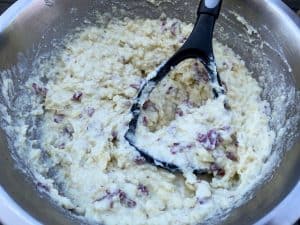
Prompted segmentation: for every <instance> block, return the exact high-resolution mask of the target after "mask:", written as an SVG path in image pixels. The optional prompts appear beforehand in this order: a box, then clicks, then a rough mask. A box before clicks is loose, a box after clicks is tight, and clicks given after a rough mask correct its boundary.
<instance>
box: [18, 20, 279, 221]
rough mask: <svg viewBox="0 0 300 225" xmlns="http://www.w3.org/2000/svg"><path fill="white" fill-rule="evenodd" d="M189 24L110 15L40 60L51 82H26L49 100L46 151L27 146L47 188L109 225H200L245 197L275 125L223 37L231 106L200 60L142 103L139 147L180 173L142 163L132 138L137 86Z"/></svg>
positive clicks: (221, 59)
mask: <svg viewBox="0 0 300 225" xmlns="http://www.w3.org/2000/svg"><path fill="white" fill-rule="evenodd" d="M191 29H192V25H191V24H185V23H183V22H180V21H179V20H176V19H161V20H129V19H126V20H124V21H112V22H110V23H109V24H108V25H107V26H103V27H93V26H91V27H87V28H85V29H84V30H83V31H81V32H79V33H78V34H76V35H74V36H73V37H72V38H71V40H68V41H66V44H65V48H64V49H62V50H61V52H60V53H59V54H58V56H56V57H53V58H52V59H51V60H46V61H44V62H43V63H41V64H40V66H39V69H40V74H41V76H46V77H48V78H49V81H48V83H47V84H46V86H43V84H42V83H41V82H39V81H37V80H36V81H34V82H32V81H30V82H28V86H29V87H30V88H32V92H33V93H35V94H36V96H38V97H39V98H40V100H41V101H40V107H39V110H36V111H34V112H32V114H33V115H36V114H43V115H44V116H43V122H42V126H43V128H42V142H41V149H36V148H35V149H32V150H31V151H30V152H29V158H30V164H31V166H32V168H33V171H34V173H35V176H36V177H37V179H38V180H39V186H40V188H41V189H43V190H44V191H46V192H48V193H49V194H50V196H52V197H53V199H54V200H56V201H57V202H58V203H59V204H61V205H63V206H64V207H65V208H67V209H70V210H72V211H74V212H75V213H78V214H80V215H83V216H85V217H86V218H87V219H89V220H92V221H99V222H104V223H105V224H108V225H110V224H119V225H121V224H130V225H134V224H151V225H155V224H172V225H174V224H178V225H179V224H180V225H182V224H196V223H197V222H200V221H204V220H205V219H207V218H208V217H211V216H213V215H215V214H216V213H220V212H222V211H225V210H226V209H229V208H232V207H234V205H235V204H236V203H237V202H239V201H241V199H243V196H244V194H245V193H246V192H247V191H248V190H250V189H251V188H253V187H254V185H255V184H256V182H257V177H258V174H260V173H261V169H262V167H263V164H264V162H265V160H266V158H267V157H268V155H269V154H270V151H271V146H272V143H273V138H274V134H273V132H271V131H270V130H269V127H268V117H267V116H266V115H265V114H264V110H265V108H266V107H267V105H268V104H267V103H266V102H264V101H262V100H261V99H260V93H261V88H260V87H259V86H258V83H257V82H256V81H255V80H254V79H253V78H252V77H251V73H250V72H249V71H248V70H247V68H246V67H245V65H244V62H243V61H242V60H241V59H240V58H239V57H238V56H237V55H235V54H234V52H233V51H232V50H231V49H229V48H228V47H227V46H224V45H222V44H220V43H218V42H216V41H214V51H215V56H216V60H217V66H218V71H219V73H220V77H221V79H222V81H223V83H224V86H225V87H226V89H227V93H226V96H227V100H228V105H229V109H228V107H227V109H225V108H224V104H223V99H222V98H218V99H214V98H213V96H212V92H211V89H210V87H209V85H208V84H207V81H208V79H207V74H206V72H205V71H204V70H203V68H202V67H201V65H200V64H199V62H197V61H196V60H187V61H185V62H183V63H181V64H180V65H179V66H178V67H176V69H174V70H173V71H172V72H171V73H170V75H169V76H168V77H166V78H165V79H164V80H163V81H162V82H161V83H160V84H159V85H158V87H157V88H156V89H154V91H153V92H152V94H151V95H150V98H149V100H148V101H146V103H145V104H144V106H143V112H142V114H141V117H140V122H139V126H138V129H137V136H136V140H137V143H138V145H140V146H142V147H143V148H145V149H147V150H148V151H149V152H150V153H151V154H153V155H155V156H158V157H160V158H161V159H166V160H171V161H172V162H176V164H180V165H181V166H182V167H184V168H186V169H185V171H184V173H183V174H172V173H170V172H168V171H166V170H164V169H159V168H157V167H156V166H154V165H151V164H149V163H147V162H145V160H144V159H143V158H142V157H141V156H139V153H138V152H137V151H135V149H134V148H133V147H131V146H130V145H129V143H128V142H127V141H126V140H125V139H124V134H125V132H126V130H127V129H128V122H129V121H130V119H131V114H130V112H129V109H130V107H131V104H132V102H133V99H134V97H135V96H136V93H137V91H138V89H139V87H140V85H141V84H142V82H143V81H144V80H145V78H146V76H147V74H149V73H150V72H152V71H153V70H154V69H155V68H156V67H157V66H158V65H160V64H161V63H162V62H163V61H165V60H166V59H168V58H169V57H170V56H171V55H172V54H173V53H174V52H175V51H176V50H177V49H178V48H179V47H180V46H181V45H182V43H183V42H184V40H185V39H186V37H187V36H188V34H189V33H190V32H191ZM23 133H24V132H23ZM20 135H25V134H20ZM194 168H201V169H204V170H205V171H206V172H207V173H208V175H206V176H203V175H201V176H200V175H198V176H196V175H194V174H193V173H192V169H194Z"/></svg>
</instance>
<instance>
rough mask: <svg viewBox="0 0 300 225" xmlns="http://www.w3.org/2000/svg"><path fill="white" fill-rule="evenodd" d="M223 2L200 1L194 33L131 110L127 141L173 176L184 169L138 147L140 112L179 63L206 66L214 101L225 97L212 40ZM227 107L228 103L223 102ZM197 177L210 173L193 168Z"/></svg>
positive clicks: (154, 75) (153, 76) (155, 75)
mask: <svg viewBox="0 0 300 225" xmlns="http://www.w3.org/2000/svg"><path fill="white" fill-rule="evenodd" d="M221 5H222V0H201V1H200V5H199V8H198V11H197V20H196V23H195V26H194V28H193V31H192V33H191V34H190V36H189V37H188V39H187V40H186V42H185V43H184V44H183V45H182V47H181V48H180V49H179V50H178V51H177V52H176V53H175V54H174V55H173V56H172V57H171V58H170V59H169V60H168V61H166V62H165V63H163V64H161V65H160V66H159V67H158V68H157V69H156V70H155V71H153V72H152V73H150V74H149V75H148V80H147V81H146V82H145V83H144V84H143V85H142V87H141V88H140V90H139V92H138V94H137V97H136V98H135V101H134V103H133V105H132V107H131V109H130V112H131V113H132V119H131V121H130V122H129V128H128V130H127V132H126V133H125V139H126V140H127V141H128V142H129V144H130V145H131V146H133V147H134V148H135V149H136V150H137V151H138V152H139V153H140V154H141V156H143V157H144V158H145V159H146V160H147V161H148V162H149V163H152V164H154V165H156V166H158V167H161V168H164V169H167V170H169V171H171V172H182V168H179V167H178V166H177V165H175V164H173V163H171V162H166V161H163V160H160V159H157V158H154V157H152V156H151V154H149V153H147V152H145V151H144V150H143V149H141V148H139V147H138V146H136V144H135V133H136V128H137V123H138V119H139V116H140V113H141V108H142V106H143V104H144V103H145V101H146V100H147V98H148V97H149V95H150V93H151V92H152V91H153V89H154V88H155V87H156V85H157V84H158V83H159V82H160V81H161V80H162V79H163V78H164V77H165V76H166V75H167V74H168V73H169V72H170V70H172V68H174V67H175V66H176V65H178V64H179V63H180V62H182V61H183V60H185V59H190V58H197V59H198V60H200V61H201V63H202V64H203V65H204V67H205V69H206V70H207V73H208V77H209V84H210V86H211V88H212V91H213V95H214V98H218V97H220V96H222V95H224V94H225V91H224V88H223V87H222V84H221V80H220V77H219V74H218V72H217V68H216V62H215V57H214V54H213V47H212V38H213V30H214V25H215V21H216V20H217V18H218V16H219V13H220V9H221ZM224 103H225V102H224ZM193 172H194V173H196V174H203V173H207V172H208V171H207V169H201V168H193Z"/></svg>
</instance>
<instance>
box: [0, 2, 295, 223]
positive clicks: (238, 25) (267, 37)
mask: <svg viewBox="0 0 300 225" xmlns="http://www.w3.org/2000/svg"><path fill="white" fill-rule="evenodd" d="M27 2H28V3H26V4H25V5H26V7H25V6H24V7H22V9H21V10H20V11H19V12H18V14H17V15H16V17H15V18H14V19H13V22H12V23H10V24H9V25H7V26H4V25H2V26H3V27H0V71H10V73H12V77H13V78H14V80H15V82H14V84H15V86H16V87H15V88H16V90H17V89H18V88H17V86H18V85H22V84H23V83H24V81H25V80H26V79H27V78H28V76H30V71H31V67H32V64H33V62H34V60H35V59H36V58H37V57H38V56H40V55H43V54H45V53H47V52H49V51H51V49H52V46H53V45H55V44H57V43H58V44H59V40H61V39H62V38H63V37H64V36H65V35H66V34H67V33H69V32H72V31H73V30H74V28H75V27H77V26H86V25H87V24H88V23H90V22H91V23H93V22H94V21H95V20H96V13H95V12H102V13H106V12H109V13H110V14H111V15H112V16H114V17H124V16H129V17H135V16H139V17H142V18H159V16H160V15H161V14H162V13H165V14H166V15H167V16H169V17H176V18H180V19H182V20H183V21H187V22H193V21H194V19H195V13H194V12H195V10H194V9H195V7H196V6H197V4H198V0H195V1H194V0H192V1H173V2H172V3H170V2H166V1H157V2H158V3H159V4H158V6H157V5H155V4H152V3H150V1H149V2H148V1H145V2H144V1H135V0H129V1H126V3H125V2H124V1H117V0H113V1H108V0H107V1H106V0H103V1H93V0H88V1H81V0H60V1H44V0H35V1H27ZM278 2H279V1H273V0H271V1H261V0H245V1H239V0H226V1H224V6H223V10H222V14H221V16H220V19H219V20H218V24H217V32H216V38H217V39H218V40H219V41H220V42H222V43H224V44H226V45H228V46H229V47H231V48H233V49H234V51H235V52H236V53H238V54H239V55H240V56H241V58H242V59H243V60H244V61H245V62H246V65H247V67H248V68H249V69H250V70H251V71H253V76H254V77H255V78H257V79H259V77H258V75H262V76H263V77H264V79H263V81H264V82H262V83H261V84H262V86H263V87H264V92H263V94H262V97H263V98H264V99H267V100H268V101H269V102H270V103H271V105H272V109H273V110H277V109H278V107H281V106H280V105H278V104H277V103H276V102H275V101H274V99H275V97H278V96H279V95H280V91H278V89H283V90H284V89H289V90H294V89H295V90H297V89H299V87H300V64H299V59H300V45H299V43H300V29H299V27H300V21H299V19H298V20H297V18H296V17H294V18H293V15H292V14H291V13H290V12H289V11H288V9H287V8H285V6H284V5H283V4H282V3H280V2H279V3H278ZM235 13H238V14H240V15H242V16H243V17H244V18H245V20H246V21H247V22H248V23H249V24H250V25H251V26H252V27H254V28H255V29H256V31H253V30H252V28H251V26H248V25H247V24H245V23H244V21H243V20H242V19H241V18H239V17H237V16H236V14H235ZM0 20H1V19H0ZM1 22H3V21H1ZM238 34H239V35H238ZM20 53H22V54H20ZM20 63H22V69H20V66H18V65H20ZM1 74H2V73H1ZM260 81H262V80H260ZM16 94H18V93H17V91H16ZM282 95H286V92H285V91H283V92H282ZM298 95H299V93H297V91H291V92H289V96H288V97H289V98H294V99H292V100H291V101H286V102H287V104H286V105H285V110H284V117H285V118H284V119H282V120H279V118H278V119H277V120H276V118H274V120H273V122H272V123H271V126H273V127H274V129H276V128H277V127H278V126H285V125H286V123H287V121H293V122H294V124H292V126H290V127H289V130H286V133H285V135H284V136H285V137H286V138H285V139H284V140H281V144H280V145H278V146H277V148H276V151H277V150H278V152H280V155H281V157H282V159H281V162H280V163H279V164H278V165H277V167H276V168H274V170H275V171H274V173H273V176H272V178H271V179H267V180H266V181H265V182H264V183H263V184H261V185H259V186H258V187H257V188H256V190H255V195H254V196H253V198H252V199H251V200H249V201H248V202H246V203H245V204H243V205H241V206H239V207H238V208H236V209H234V210H233V211H232V212H231V213H230V215H229V217H228V218H227V219H226V220H224V221H222V224H253V223H255V222H257V221H259V219H261V218H262V217H264V216H265V215H267V214H268V213H269V212H270V211H271V210H272V209H273V208H274V207H275V206H276V205H277V204H279V203H280V202H281V201H282V200H283V199H284V197H285V196H286V195H287V194H288V193H289V192H290V191H291V190H292V189H293V188H294V187H295V185H296V183H297V182H298V181H299V178H300V151H299V149H300V140H299V138H298V139H297V137H296V136H297V134H298V133H299V130H300V129H299V119H298V116H299V105H298V104H297V103H299V96H298ZM3 101H4V100H3V98H2V96H0V102H1V103H2V102H3ZM245 107H247V106H245ZM12 143H13V140H11V138H8V137H7V136H6V134H5V132H4V131H1V133H0V146H1V148H0V154H1V157H0V184H1V186H2V187H3V188H4V190H5V191H6V192H7V193H8V194H9V195H10V196H11V197H12V198H13V199H14V200H15V201H16V202H17V204H18V205H20V206H21V207H22V208H23V209H24V210H25V211H27V212H28V213H29V214H31V215H32V216H33V217H34V218H36V219H37V220H39V221H40V222H42V223H44V224H57V225H60V224H61V225H62V224H64V225H67V224H83V221H82V220H81V219H79V218H76V217H74V216H72V215H71V213H69V212H68V211H66V210H64V209H62V208H60V207H58V206H56V205H55V203H53V202H52V201H51V200H50V199H49V198H48V197H47V196H44V195H42V194H40V193H38V191H37V189H36V187H35V186H34V183H33V182H32V179H31V178H30V176H28V175H26V174H24V171H22V170H20V163H16V160H17V161H18V157H17V156H16V155H14V154H13V153H14V150H13V145H12ZM281 150H282V151H281ZM21 167H22V165H21ZM45 212H47V213H45Z"/></svg>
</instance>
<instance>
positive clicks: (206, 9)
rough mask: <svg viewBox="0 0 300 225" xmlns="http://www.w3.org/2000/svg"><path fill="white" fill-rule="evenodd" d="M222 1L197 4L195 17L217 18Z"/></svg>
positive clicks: (212, 0)
mask: <svg viewBox="0 0 300 225" xmlns="http://www.w3.org/2000/svg"><path fill="white" fill-rule="evenodd" d="M221 5H222V0H202V1H201V2H200V4H199V8H198V11H197V15H198V16H199V15H200V14H209V15H212V16H214V17H216V18H218V16H219V14H220V10H221Z"/></svg>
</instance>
